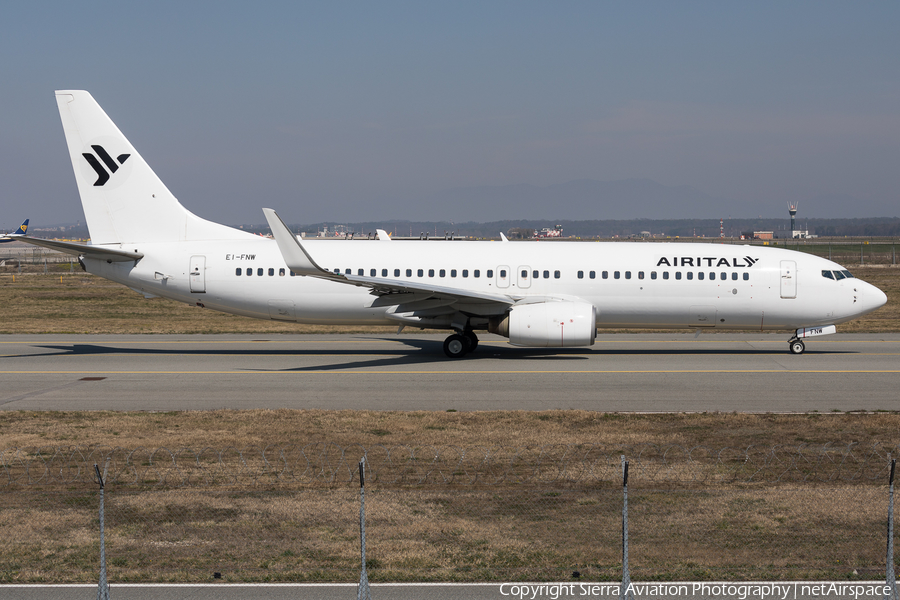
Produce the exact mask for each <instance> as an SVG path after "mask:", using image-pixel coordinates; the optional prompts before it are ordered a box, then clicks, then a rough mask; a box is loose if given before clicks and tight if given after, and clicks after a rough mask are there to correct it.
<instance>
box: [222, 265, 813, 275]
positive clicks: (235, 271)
mask: <svg viewBox="0 0 900 600" xmlns="http://www.w3.org/2000/svg"><path fill="white" fill-rule="evenodd" d="M822 272H823V273H824V272H825V271H822ZM234 274H235V275H237V276H238V277H240V276H241V268H240V267H238V268H237V269H235V270H234Z"/></svg>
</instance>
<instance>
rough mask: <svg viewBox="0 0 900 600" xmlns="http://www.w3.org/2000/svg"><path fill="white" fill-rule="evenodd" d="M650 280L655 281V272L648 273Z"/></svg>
mask: <svg viewBox="0 0 900 600" xmlns="http://www.w3.org/2000/svg"><path fill="white" fill-rule="evenodd" d="M650 279H656V271H650Z"/></svg>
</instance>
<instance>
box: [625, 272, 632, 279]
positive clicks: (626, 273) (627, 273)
mask: <svg viewBox="0 0 900 600" xmlns="http://www.w3.org/2000/svg"><path fill="white" fill-rule="evenodd" d="M625 279H631V271H625Z"/></svg>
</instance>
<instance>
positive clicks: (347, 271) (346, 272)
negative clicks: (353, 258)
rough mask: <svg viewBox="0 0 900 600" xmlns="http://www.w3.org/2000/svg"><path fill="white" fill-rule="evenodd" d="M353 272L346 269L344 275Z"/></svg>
mask: <svg viewBox="0 0 900 600" xmlns="http://www.w3.org/2000/svg"><path fill="white" fill-rule="evenodd" d="M352 272H353V271H352V270H351V269H344V275H349V274H350V273H352Z"/></svg>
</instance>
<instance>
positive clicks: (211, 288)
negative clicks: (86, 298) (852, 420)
mask: <svg viewBox="0 0 900 600" xmlns="http://www.w3.org/2000/svg"><path fill="white" fill-rule="evenodd" d="M303 244H304V247H305V248H307V249H308V251H309V253H310V255H311V256H312V257H314V258H315V260H316V261H317V263H318V264H319V265H320V266H321V267H323V268H325V269H327V270H329V271H335V270H339V271H340V272H341V273H349V274H352V275H358V274H359V275H364V276H370V277H378V278H384V279H391V280H403V281H410V282H416V283H418V284H430V285H439V286H443V287H451V288H456V289H460V290H468V291H471V292H476V293H478V292H481V293H492V294H499V295H506V296H509V297H511V298H513V299H515V300H516V301H517V302H529V301H540V300H541V299H553V300H579V301H583V302H587V303H590V304H592V305H593V306H594V307H595V308H596V315H597V317H596V320H597V326H598V327H609V328H613V327H620V328H621V327H627V328H686V327H709V328H723V329H725V328H727V329H744V330H757V331H759V330H774V329H796V328H799V327H815V326H819V325H827V324H836V323H841V322H844V321H848V320H850V319H853V318H855V317H858V316H859V315H861V314H864V313H866V312H869V311H871V310H873V309H874V308H877V307H878V306H881V305H882V304H884V298H885V297H884V294H883V293H882V292H881V291H880V290H878V289H877V288H875V287H874V286H872V285H870V284H867V283H865V282H864V281H861V280H859V279H855V278H845V279H841V280H837V279H835V278H827V277H824V276H823V274H822V272H823V271H842V270H843V267H841V266H840V265H838V264H836V263H834V262H831V261H829V260H826V259H823V258H819V257H816V256H812V255H808V254H804V253H800V252H795V251H790V250H784V249H778V248H770V247H760V246H735V245H719V244H690V243H594V242H468V241H406V240H395V241H390V242H384V241H368V240H340V241H338V240H304V242H303ZM114 247H115V248H116V249H122V250H126V251H133V250H138V251H140V252H141V253H142V254H143V255H144V258H142V259H140V260H138V261H136V262H106V261H102V260H96V259H85V261H84V262H85V266H86V268H87V269H88V271H90V272H92V273H95V274H97V275H100V276H102V277H105V278H108V279H111V280H113V281H117V282H120V283H123V284H125V285H127V286H129V287H131V288H133V289H136V290H139V291H141V292H143V293H144V294H147V295H156V296H162V297H165V298H171V299H174V300H179V301H182V302H188V303H191V304H199V305H201V306H205V307H206V308H211V309H215V310H219V311H223V312H228V313H233V314H238V315H245V316H249V317H256V318H262V319H276V320H284V321H296V322H299V323H328V324H348V325H390V324H396V320H394V319H391V318H389V316H387V315H388V313H389V311H390V310H391V306H392V305H393V304H395V303H391V302H385V301H384V299H379V298H378V297H377V296H375V295H373V294H372V293H371V292H370V290H369V289H368V288H364V287H355V286H353V285H348V284H346V283H338V282H334V281H328V280H323V279H317V278H314V277H303V276H292V275H291V272H290V270H289V269H288V268H287V267H286V266H285V261H284V259H283V258H282V254H281V253H280V252H279V249H278V246H277V245H276V243H275V241H274V240H272V239H268V238H263V237H259V236H251V235H246V236H240V237H239V238H237V239H230V240H221V241H216V240H208V241H197V242H163V243H142V244H140V245H133V246H129V245H127V244H122V245H115V246H114ZM476 273H477V276H476ZM535 275H536V276H535Z"/></svg>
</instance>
